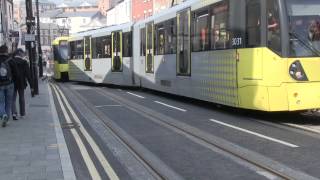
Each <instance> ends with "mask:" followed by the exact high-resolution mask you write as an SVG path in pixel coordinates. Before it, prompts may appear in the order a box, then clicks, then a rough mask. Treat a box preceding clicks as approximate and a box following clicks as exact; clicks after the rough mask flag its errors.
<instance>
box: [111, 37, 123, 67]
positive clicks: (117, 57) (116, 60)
mask: <svg viewBox="0 0 320 180" xmlns="http://www.w3.org/2000/svg"><path fill="white" fill-rule="evenodd" d="M112 47H113V49H112V52H114V54H113V59H112V71H122V59H121V58H122V55H121V53H122V50H121V48H122V47H121V32H113V46H112Z"/></svg>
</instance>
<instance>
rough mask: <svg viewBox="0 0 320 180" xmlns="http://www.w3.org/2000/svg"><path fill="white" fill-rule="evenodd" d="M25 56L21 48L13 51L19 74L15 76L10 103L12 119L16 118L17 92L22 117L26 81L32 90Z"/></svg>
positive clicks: (24, 111) (23, 114)
mask: <svg viewBox="0 0 320 180" xmlns="http://www.w3.org/2000/svg"><path fill="white" fill-rule="evenodd" d="M25 57H26V54H25V52H24V51H23V50H22V49H17V50H16V51H15V53H14V58H13V61H14V62H15V63H16V65H17V68H18V71H19V76H17V78H16V80H15V82H14V93H13V103H12V117H13V120H18V113H17V108H16V99H17V95H18V94H19V109H20V117H22V118H23V117H24V116H25V114H26V109H25V99H24V90H25V89H26V88H27V86H28V84H27V81H28V83H29V85H30V89H31V91H33V84H32V81H31V75H30V71H29V65H28V62H27V61H26V60H25Z"/></svg>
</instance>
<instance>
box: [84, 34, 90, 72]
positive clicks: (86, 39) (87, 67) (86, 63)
mask: <svg viewBox="0 0 320 180" xmlns="http://www.w3.org/2000/svg"><path fill="white" fill-rule="evenodd" d="M83 57H84V70H85V71H92V55H91V37H90V36H87V37H84V56H83Z"/></svg>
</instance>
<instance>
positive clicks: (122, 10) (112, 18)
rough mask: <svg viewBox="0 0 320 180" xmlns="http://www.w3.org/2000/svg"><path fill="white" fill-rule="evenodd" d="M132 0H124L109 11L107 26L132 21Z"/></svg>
mask: <svg viewBox="0 0 320 180" xmlns="http://www.w3.org/2000/svg"><path fill="white" fill-rule="evenodd" d="M131 3H132V1H131V0H124V1H123V2H121V3H119V4H118V5H116V6H115V7H114V8H113V9H111V10H110V11H108V12H107V26H111V25H117V24H123V23H127V22H130V21H131Z"/></svg>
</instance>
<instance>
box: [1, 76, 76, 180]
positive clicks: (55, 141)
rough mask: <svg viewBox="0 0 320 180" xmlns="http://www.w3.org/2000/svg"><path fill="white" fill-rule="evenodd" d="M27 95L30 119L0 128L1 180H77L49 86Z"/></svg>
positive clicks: (27, 117)
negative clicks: (36, 93)
mask: <svg viewBox="0 0 320 180" xmlns="http://www.w3.org/2000/svg"><path fill="white" fill-rule="evenodd" d="M39 90H40V95H38V96H36V97H34V98H31V96H30V92H29V91H27V92H26V102H27V103H26V107H27V108H26V109H27V116H26V117H25V118H24V119H19V120H18V121H9V123H8V126H7V127H6V128H0V180H20V179H21V180H32V179H34V180H36V179H49V180H51V179H67V180H73V179H76V178H75V174H74V170H73V167H72V163H71V160H70V156H69V152H68V149H67V146H66V144H65V140H64V136H63V134H62V130H61V127H60V124H59V119H58V116H57V112H56V109H55V107H54V106H53V99H52V96H51V91H50V90H49V89H48V85H47V84H46V83H43V82H41V81H39Z"/></svg>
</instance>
